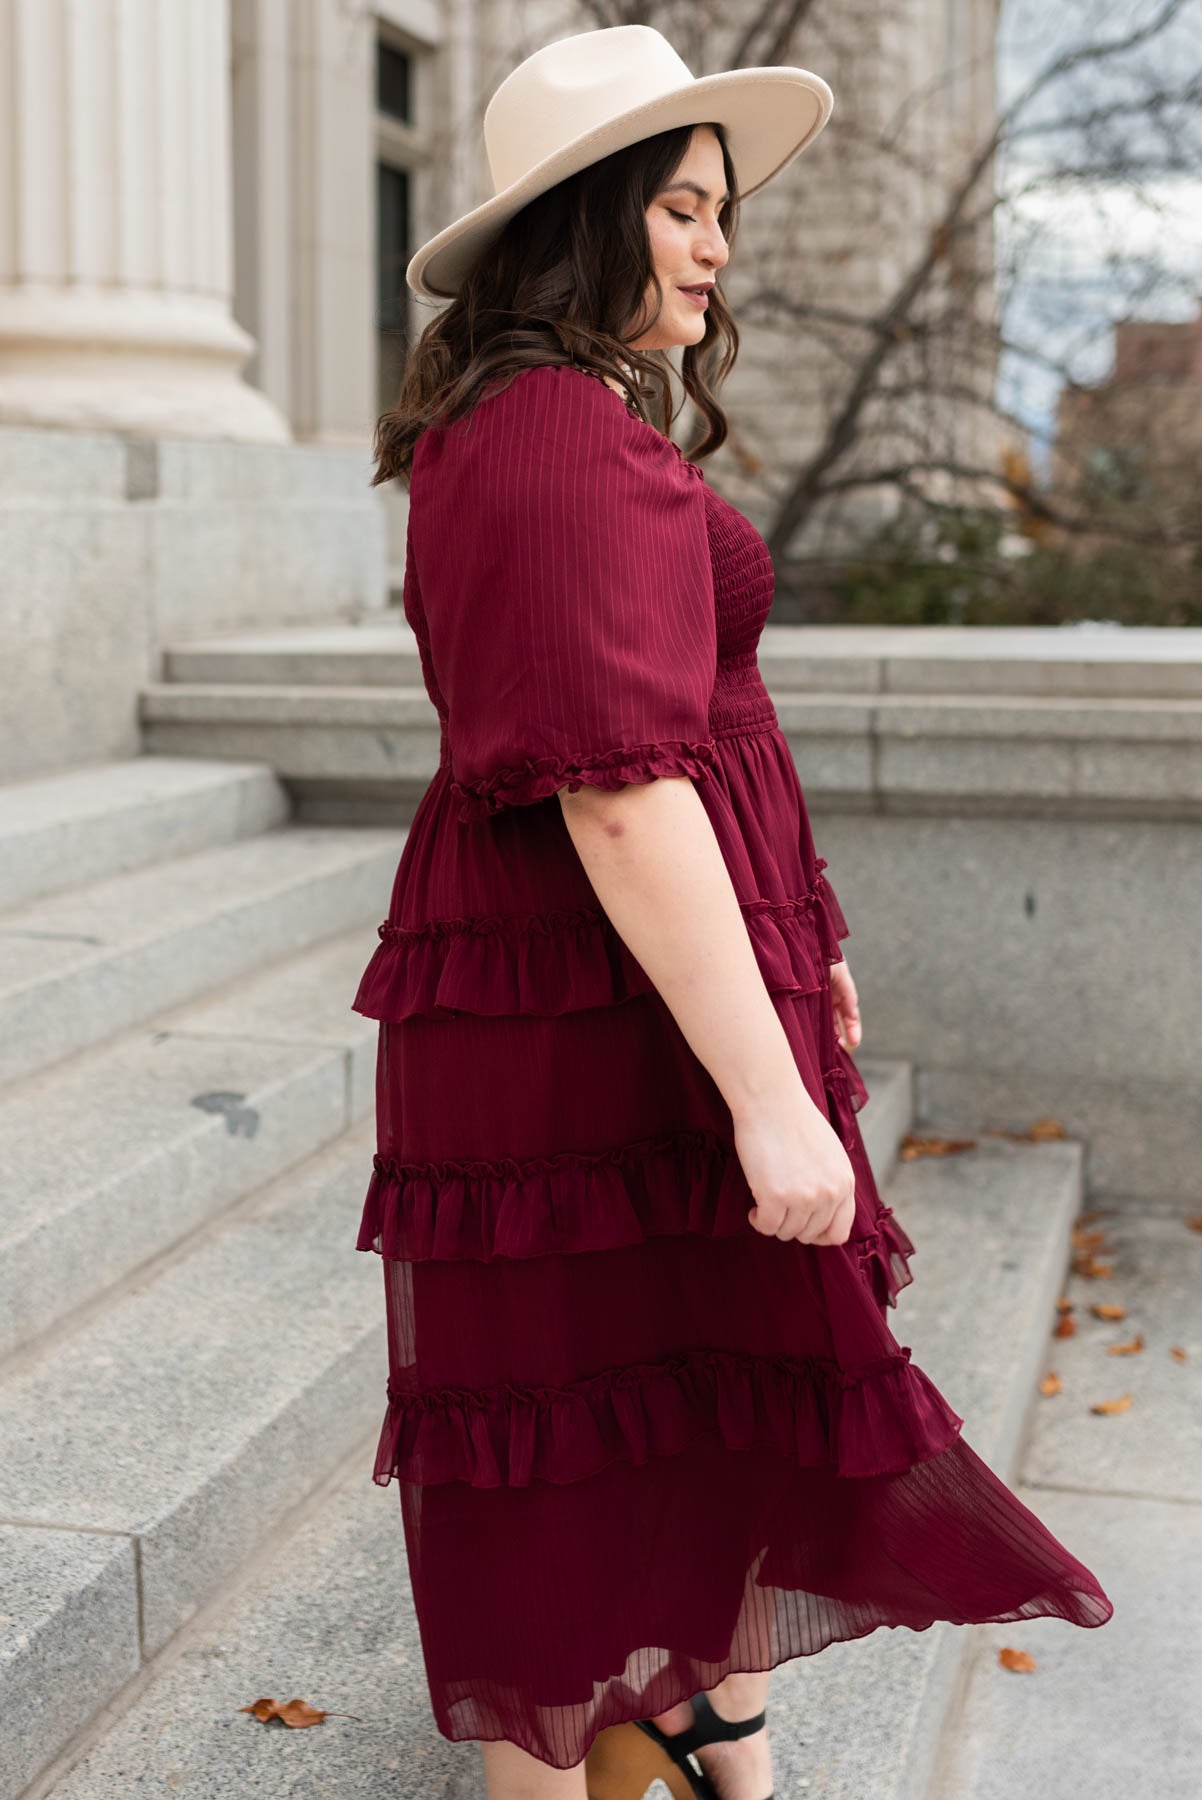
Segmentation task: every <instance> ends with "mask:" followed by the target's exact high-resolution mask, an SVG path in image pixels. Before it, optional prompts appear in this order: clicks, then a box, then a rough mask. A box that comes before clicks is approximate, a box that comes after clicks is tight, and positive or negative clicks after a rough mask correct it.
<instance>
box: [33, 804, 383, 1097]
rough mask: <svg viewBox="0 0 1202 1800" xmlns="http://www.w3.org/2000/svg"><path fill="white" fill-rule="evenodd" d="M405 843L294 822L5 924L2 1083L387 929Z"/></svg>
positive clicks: (65, 896) (107, 883)
mask: <svg viewBox="0 0 1202 1800" xmlns="http://www.w3.org/2000/svg"><path fill="white" fill-rule="evenodd" d="M403 842H404V835H403V833H401V832H397V831H387V830H380V831H353V830H347V829H340V828H336V827H332V828H323V827H318V826H300V825H288V826H284V827H281V828H280V829H278V830H275V831H269V832H265V833H263V834H261V835H260V836H258V837H254V838H251V839H249V840H248V841H246V842H242V843H233V844H224V845H220V846H218V847H216V848H214V849H208V850H202V851H198V852H195V853H193V854H191V855H188V856H179V857H175V858H174V859H172V860H171V861H170V862H166V863H162V864H160V865H157V866H154V867H150V868H146V869H137V870H133V871H131V872H128V873H125V874H121V875H115V876H110V877H107V878H105V879H102V880H100V881H94V882H90V883H87V884H85V885H83V886H81V887H77V888H73V889H72V890H70V891H69V892H66V893H62V894H55V895H50V896H48V897H43V898H42V899H41V900H39V901H36V902H34V903H31V904H29V905H27V906H23V907H18V908H15V909H13V910H11V911H9V912H7V913H5V914H4V915H3V916H0V1082H6V1081H15V1080H17V1079H19V1078H20V1077H22V1076H24V1075H27V1074H30V1073H32V1072H33V1071H35V1070H37V1069H40V1068H45V1067H47V1066H48V1065H50V1064H52V1063H54V1062H56V1061H58V1060H60V1059H62V1058H64V1057H66V1056H69V1055H71V1054H73V1053H74V1052H76V1051H79V1050H82V1049H85V1048H87V1047H88V1046H89V1045H95V1044H100V1043H102V1042H103V1041H104V1040H105V1039H107V1038H110V1037H112V1036H113V1035H114V1034H115V1033H116V1032H118V1031H123V1030H126V1029H128V1028H129V1027H130V1026H132V1025H134V1024H135V1023H137V1021H139V1020H143V1019H147V1018H150V1017H151V1016H152V1015H154V1014H155V1013H159V1012H162V1011H163V1010H164V1009H165V1008H167V1007H169V1006H174V1005H178V1004H181V1003H182V1002H184V1001H185V1000H188V999H191V998H192V997H194V996H196V995H198V994H201V993H203V992H205V991H206V990H208V989H211V988H212V987H213V986H214V985H216V984H218V983H221V982H228V981H232V980H235V979H236V978H238V977H240V976H248V975H249V974H251V973H252V972H253V971H256V970H260V969H262V968H263V967H264V966H265V965H266V964H268V963H271V962H274V961H280V960H282V959H283V958H285V957H287V956H289V955H291V954H294V953H295V952H297V951H299V950H302V949H304V948H306V947H307V946H309V945H311V944H314V943H316V942H318V941H319V940H320V939H322V938H326V937H331V936H333V935H334V934H336V933H337V932H340V931H345V930H349V929H351V928H352V927H354V926H358V925H367V924H372V925H374V924H378V922H379V920H380V919H382V918H383V917H384V916H385V914H386V912H387V910H388V900H389V894H390V892H391V885H392V881H393V877H394V875H395V872H396V862H397V857H398V855H399V852H400V849H401V846H402V845H403Z"/></svg>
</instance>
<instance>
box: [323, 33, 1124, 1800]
mask: <svg viewBox="0 0 1202 1800" xmlns="http://www.w3.org/2000/svg"><path fill="white" fill-rule="evenodd" d="M830 104H831V97H830V93H829V90H828V89H827V88H826V86H825V84H824V83H823V82H821V81H820V80H819V79H818V78H817V77H816V76H813V75H809V74H807V73H806V72H805V71H804V70H800V69H766V70H750V71H741V72H732V73H728V74H723V75H718V76H711V77H707V78H706V79H704V80H697V81H694V79H693V78H692V76H691V75H690V73H689V71H688V69H687V68H686V66H685V65H684V64H683V63H682V62H681V61H680V59H679V58H678V57H677V56H676V54H675V52H674V51H673V50H672V49H671V46H670V45H668V44H667V43H666V41H665V40H664V39H663V38H662V37H661V36H660V35H659V33H657V32H655V31H652V30H649V29H647V28H645V27H641V26H623V27H618V28H616V29H612V30H603V31H596V32H587V33H583V34H581V35H579V36H576V37H571V38H567V39H565V40H562V41H560V42H558V43H555V44H552V45H550V46H548V47H546V48H545V49H543V50H540V51H539V52H537V54H536V55H534V56H533V57H531V58H530V59H528V61H527V62H525V63H523V64H522V65H521V66H520V67H519V68H518V69H517V70H515V71H514V73H513V74H512V75H510V76H509V77H508V79H507V80H506V81H505V82H504V83H502V85H501V87H500V88H499V89H498V91H497V93H496V94H495V95H494V96H493V99H492V101H491V102H490V105H489V109H488V112H487V114H486V116H485V134H486V138H487V141H488V149H489V156H490V162H491V165H492V169H493V174H494V178H495V181H496V185H497V188H498V192H497V194H496V195H495V196H494V198H493V199H492V200H490V201H488V202H486V203H485V205H484V206H482V207H479V208H477V209H476V210H475V211H474V212H472V213H469V214H468V215H467V216H466V218H465V219H461V220H459V221H457V222H456V223H455V224H454V225H452V226H450V227H448V228H447V229H446V230H445V231H443V232H441V233H440V234H439V235H438V237H436V238H434V239H432V240H431V242H430V243H429V244H427V245H426V246H424V247H423V249H422V250H421V251H419V252H418V254H417V255H416V256H415V257H414V258H413V261H412V262H411V264H410V266H409V270H408V279H409V282H410V285H411V286H413V287H414V289H415V290H416V291H417V292H419V293H425V294H430V295H435V294H439V295H445V296H447V297H451V298H452V304H451V305H450V306H449V307H447V308H446V309H445V310H444V311H443V312H442V313H441V314H440V315H439V316H438V317H437V318H436V319H435V320H434V321H433V322H432V323H431V324H430V325H429V326H428V327H427V328H426V330H425V331H424V333H423V334H422V336H421V339H420V341H419V342H418V343H417V345H416V346H415V348H414V349H413V351H412V353H411V357H410V361H409V365H408V369H407V373H406V377H405V382H404V386H403V390H402V392H401V395H400V399H399V402H398V405H397V408H396V410H395V411H394V412H392V413H390V414H389V415H387V416H386V417H385V418H384V419H383V420H381V423H380V428H379V432H378V438H377V452H378V459H379V467H378V469H377V477H376V478H377V480H387V479H389V478H392V477H403V478H407V479H408V481H409V486H410V512H409V525H408V543H407V560H406V574H405V590H404V593H405V612H406V616H407V618H408V620H409V622H410V624H411V625H412V627H413V630H414V633H415V635H416V639H417V643H418V646H419V649H420V653H421V661H422V670H423V675H424V679H425V683H426V687H427V691H428V693H429V695H430V698H431V700H432V701H433V704H434V706H435V707H436V709H437V712H438V716H439V722H440V730H441V747H440V759H439V767H438V772H437V774H436V775H435V777H434V779H433V781H432V782H431V784H430V786H429V788H428V789H427V790H426V792H425V794H424V795H423V797H422V800H421V802H420V804H419V806H418V808H417V811H416V815H415V817H414V820H413V824H412V826H411V828H410V831H409V834H408V837H407V840H406V844H405V848H404V852H403V854H402V856H401V860H400V866H399V868H398V871H397V877H396V883H395V887H394V891H393V895H392V903H391V906H390V909H389V916H388V919H387V921H386V922H385V923H384V924H383V925H382V926H381V928H380V938H381V942H380V945H379V947H378V949H377V950H376V953H375V955H374V956H373V958H372V960H371V963H370V964H369V966H368V968H367V970H366V971H365V973H364V976H363V979H362V982H361V984H360V987H359V990H358V993H357V995H356V998H355V1001H354V1005H355V1007H356V1009H357V1010H358V1011H360V1012H361V1013H364V1014H365V1015H366V1016H368V1017H371V1018H375V1019H377V1020H379V1021H380V1041H379V1060H378V1079H377V1121H378V1152H377V1155H376V1157H375V1163H374V1169H373V1173H372V1177H371V1183H370V1187H369V1191H368V1195H367V1200H366V1204H365V1209H364V1214H363V1225H362V1230H361V1232H360V1236H359V1240H358V1248H360V1249H362V1250H369V1249H370V1250H375V1251H377V1252H378V1253H379V1254H380V1255H381V1257H382V1259H383V1264H382V1266H383V1270H384V1275H385V1285H386V1294H387V1301H388V1326H389V1378H388V1410H387V1414H386V1417H385V1421H384V1427H383V1430H382V1433H381V1436H380V1443H379V1452H378V1455H377V1458H376V1463H375V1469H374V1476H375V1479H376V1480H377V1481H378V1482H380V1483H381V1484H382V1485H385V1484H387V1482H388V1481H389V1480H390V1479H392V1478H393V1477H395V1478H396V1479H397V1481H398V1484H399V1491H400V1498H401V1505H402V1515H403V1522H404V1532H405V1540H406V1547H407V1553H408V1560H409V1567H410V1571H411V1574H412V1580H413V1596H414V1604H415V1609H416V1613H417V1618H418V1622H419V1626H420V1631H421V1638H422V1648H423V1654H424V1658H425V1664H426V1675H427V1679H428V1682H429V1687H430V1693H431V1698H432V1702H433V1707H434V1716H435V1719H436V1722H437V1725H438V1728H439V1730H440V1731H441V1732H442V1733H443V1734H444V1735H445V1736H446V1737H448V1738H452V1739H464V1738H474V1739H478V1740H480V1741H481V1744H482V1750H483V1755H484V1761H485V1768H486V1774H487V1781H488V1792H489V1795H490V1797H491V1800H514V1797H515V1796H518V1795H522V1796H536V1797H538V1796H543V1797H545V1800H583V1797H584V1796H585V1795H586V1794H591V1795H592V1796H593V1797H594V1800H635V1797H636V1796H638V1795H641V1794H642V1793H643V1792H644V1790H645V1789H646V1787H647V1786H648V1785H650V1783H651V1781H652V1780H653V1779H654V1778H655V1777H656V1776H657V1775H658V1776H661V1777H662V1778H663V1779H664V1780H665V1781H666V1782H667V1784H668V1786H669V1788H670V1791H671V1792H672V1793H673V1794H674V1795H676V1796H683V1797H687V1796H688V1795H690V1794H695V1795H707V1796H720V1800H769V1796H770V1795H771V1791H772V1767H771V1761H770V1757H769V1751H768V1744H767V1738H766V1733H765V1730H764V1705H765V1699H766V1693H767V1687H768V1671H769V1670H770V1669H772V1668H773V1667H775V1666H776V1665H777V1664H778V1663H780V1662H782V1661H784V1660H785V1659H786V1658H791V1657H794V1656H801V1655H810V1654H813V1653H814V1652H816V1651H818V1650H820V1649H822V1648H823V1647H824V1646H825V1645H826V1644H829V1643H831V1642H834V1641H837V1640H846V1639H850V1638H855V1637H861V1636H863V1635H865V1634H866V1633H868V1632H870V1631H873V1630H875V1629H876V1628H877V1627H879V1626H881V1625H899V1624H904V1625H908V1626H910V1627H911V1628H913V1629H915V1630H922V1629H924V1628H925V1627H927V1626H929V1625H930V1624H932V1623H933V1622H934V1621H935V1620H936V1619H946V1620H953V1621H955V1622H957V1623H968V1622H970V1621H984V1620H1002V1619H1017V1618H1029V1617H1033V1616H1036V1615H1039V1614H1048V1615H1054V1616H1058V1617H1061V1618H1065V1619H1069V1620H1071V1621H1072V1622H1074V1623H1076V1624H1079V1625H1084V1626H1094V1625H1100V1624H1102V1623H1103V1622H1104V1621H1105V1620H1106V1619H1108V1618H1109V1617H1110V1615H1111V1612H1112V1607H1111V1604H1110V1602H1109V1600H1108V1599H1107V1597H1106V1595H1105V1594H1104V1593H1103V1591H1102V1589H1101V1587H1100V1586H1099V1584H1098V1582H1097V1581H1096V1580H1095V1578H1094V1577H1093V1575H1092V1574H1091V1573H1090V1571H1089V1570H1088V1569H1086V1568H1085V1567H1083V1565H1082V1564H1081V1563H1080V1562H1078V1561H1077V1560H1076V1558H1074V1557H1073V1556H1072V1555H1071V1554H1070V1553H1069V1552H1068V1551H1067V1550H1066V1549H1065V1548H1064V1547H1063V1546H1062V1545H1061V1544H1059V1543H1058V1542H1057V1541H1056V1539H1055V1538H1053V1537H1052V1536H1051V1534H1050V1533H1049V1532H1048V1531H1047V1530H1046V1529H1045V1528H1044V1527H1043V1525H1042V1524H1041V1523H1040V1522H1039V1520H1038V1519H1036V1517H1035V1516H1034V1515H1033V1514H1032V1513H1031V1512H1030V1511H1029V1510H1028V1509H1027V1508H1026V1507H1024V1506H1023V1505H1022V1504H1021V1502H1020V1501H1019V1500H1018V1499H1017V1497H1016V1496H1015V1495H1013V1494H1012V1493H1011V1492H1010V1490H1009V1489H1008V1488H1006V1487H1005V1486H1004V1485H1003V1483H1002V1482H1001V1481H1000V1480H998V1479H997V1478H996V1477H995V1476H994V1475H993V1474H992V1473H991V1472H990V1470H989V1469H988V1468H987V1466H986V1465H985V1464H984V1463H983V1462H982V1461H981V1460H980V1459H979V1458H978V1457H977V1456H976V1455H975V1454H974V1452H973V1451H972V1450H971V1449H970V1448H969V1446H968V1445H967V1443H965V1442H964V1440H963V1438H962V1437H961V1436H960V1435H959V1433H960V1427H961V1425H962V1424H963V1421H962V1420H961V1419H960V1417H959V1416H958V1415H957V1414H956V1413H954V1412H953V1411H952V1409H951V1407H950V1406H949V1405H948V1403H947V1401H946V1400H944V1399H943V1397H942V1395H941V1394H940V1393H939V1392H938V1391H937V1389H936V1388H935V1387H934V1385H933V1383H932V1382H931V1381H930V1379H929V1378H928V1377H927V1376H926V1375H925V1374H924V1373H923V1372H922V1371H921V1370H920V1369H918V1368H917V1367H916V1366H915V1365H914V1364H913V1363H912V1362H911V1361H910V1352H909V1348H908V1347H900V1346H899V1345H898V1344H897V1342H896V1340H895V1339H894V1338H893V1337H892V1336H891V1334H890V1332H889V1330H888V1327H887V1324H886V1319H887V1316H888V1308H889V1307H890V1306H891V1305H893V1304H894V1302H895V1299H896V1295H897V1292H898V1290H899V1289H900V1288H902V1287H903V1286H905V1285H906V1284H907V1283H908V1282H909V1281H910V1279H911V1275H910V1271H909V1268H908V1266H907V1258H908V1255H909V1253H910V1252H911V1251H912V1249H913V1245H912V1244H911V1242H910V1240H909V1238H908V1237H907V1236H906V1234H905V1232H904V1231H903V1230H902V1229H901V1226H900V1224H899V1223H898V1221H897V1220H896V1219H895V1218H893V1217H892V1215H891V1213H890V1211H889V1209H888V1208H886V1207H884V1206H883V1205H882V1203H881V1200H880V1196H879V1194H878V1192H877V1190H876V1187H875V1185H874V1182H873V1177H872V1171H871V1168H870V1166H869V1164H868V1161H867V1158H866V1156H865V1153H864V1146H863V1142H862V1139H861V1136H860V1132H859V1128H858V1124H857V1121H856V1117H855V1114H856V1111H857V1109H858V1108H859V1107H860V1106H861V1105H862V1104H863V1102H864V1100H865V1099H866V1098H867V1090H866V1089H865V1087H864V1085H863V1083H862V1081H861V1079H860V1077H859V1074H858V1071H857V1070H856V1066H855V1063H854V1061H853V1059H852V1056H851V1054H850V1051H851V1048H852V1047H853V1046H854V1045H855V1044H857V1043H858V1042H859V1041H860V1021H859V1014H858V1009H857V1002H856V990H855V984H854V983H853V981H852V978H851V974H850V972H849V970H848V967H847V963H846V961H845V960H843V958H842V954H841V951H840V947H839V940H840V939H841V938H843V937H845V936H847V934H848V933H847V925H846V922H845V921H844V919H843V916H842V913H841V912H840V909H839V905H838V902H837V900H836V899H835V896H834V893H833V891H832V889H831V888H830V886H829V885H828V883H827V881H826V878H825V876H824V875H823V868H824V866H825V864H824V860H823V859H822V858H821V857H818V856H816V854H815V850H814V844H813V840H812V837H811V834H810V825H809V820H808V818H807V814H806V808H805V802H804V799H803V796H802V792H801V789H800V786H799V783H798V778H797V773H796V769H795V766H794V763H793V760H792V756H791V754H790V751H789V748H788V745H787V743H786V741H785V739H784V737H783V735H782V733H781V731H780V728H779V724H778V722H777V718H776V714H775V712H774V710H773V707H772V703H771V701H770V699H769V697H768V694H767V692H766V690H765V688H764V685H763V682H762V681H761V679H760V676H759V671H758V669H757V667H756V658H755V650H756V644H757V641H758V639H759V635H760V631H761V629H762V627H763V624H764V621H765V618H766V616H767V613H768V609H769V605H770V603H771V597H772V567H771V562H770V559H769V556H768V552H767V548H766V546H765V544H764V542H763V540H762V538H760V536H759V535H758V533H756V531H755V530H754V529H753V528H752V526H751V525H750V524H749V523H748V521H747V520H746V519H745V518H744V517H743V516H742V515H741V514H740V513H739V512H738V511H737V510H736V509H735V508H734V507H733V506H731V505H730V504H729V503H728V502H726V501H725V500H723V499H722V498H721V497H720V496H719V495H718V494H717V493H716V492H715V491H714V490H713V489H711V488H710V486H709V484H708V482H707V480H706V478H705V476H704V474H703V472H702V470H701V468H700V467H699V465H698V464H697V463H696V462H693V461H689V460H686V459H685V458H684V456H683V455H682V454H681V452H680V450H679V449H678V448H677V447H676V445H675V444H674V443H673V442H672V440H671V439H670V438H669V437H668V436H666V434H665V432H664V430H661V429H660V428H659V427H658V426H657V425H656V424H654V423H653V422H652V420H651V418H650V417H649V416H648V412H647V407H646V402H647V399H648V397H649V395H650V393H651V391H652V387H653V386H654V387H655V388H657V389H658V392H659V401H660V416H661V419H662V420H665V421H666V420H667V418H668V407H667V404H666V402H667V399H668V398H669V397H670V395H669V390H668V388H667V383H666V380H665V379H664V371H665V367H666V363H665V360H664V359H663V357H662V355H661V354H659V353H662V352H664V351H667V350H671V349H674V348H677V347H683V352H684V354H683V380H684V384H685V386H686V388H687V389H688V391H689V393H690V395H691V396H692V398H693V400H694V401H695V403H696V404H697V406H698V409H699V411H700V412H701V414H702V415H703V416H704V418H705V420H706V422H707V425H708V432H707V435H706V437H705V439H704V442H703V444H702V445H701V449H702V450H709V449H713V448H716V447H717V446H718V445H719V444H720V443H721V442H722V440H723V437H724V435H725V428H724V423H723V418H722V413H721V409H720V407H719V406H718V403H717V400H716V399H715V397H714V385H715V384H716V383H717V382H718V381H719V380H720V379H721V378H722V377H723V376H724V375H725V374H726V373H727V371H728V369H729V368H730V366H731V364H732V363H733V361H734V357H735V350H736V347H737V341H738V339H737V333H736V330H735V326H734V322H733V320H732V319H731V316H730V314H729V312H728V311H727V309H726V306H725V304H724V302H723V299H722V294H721V289H720V287H719V286H718V285H716V283H717V279H718V277H719V276H720V275H721V272H722V270H723V268H724V267H725V266H726V263H727V261H728V259H729V257H730V254H731V244H732V241H733V236H734V224H735V211H736V205H737V200H738V190H737V188H736V179H738V180H740V181H741V183H742V187H743V191H744V193H745V192H746V191H748V190H749V189H753V188H756V187H759V186H762V185H763V184H764V182H765V181H767V180H768V179H770V178H771V176H772V175H773V174H775V173H776V172H777V171H778V170H779V169H780V168H782V167H783V166H784V165H785V164H786V163H787V162H788V161H790V160H791V158H792V157H794V156H795V155H797V154H798V152H799V151H800V150H801V149H802V148H804V146H805V145H806V144H807V143H808V142H810V141H811V140H812V139H813V137H814V136H815V135H816V133H817V132H818V131H819V130H820V129H821V127H822V125H823V124H824V123H825V120H826V117H827V115H828V113H829V110H830ZM702 289H705V290H707V293H706V295H705V296H704V297H702V296H701V294H700V290H702ZM690 1752H695V1754H694V1755H692V1756H690ZM586 1757H587V1766H586V1762H585V1759H586Z"/></svg>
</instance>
